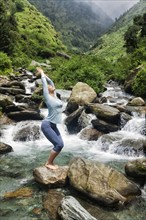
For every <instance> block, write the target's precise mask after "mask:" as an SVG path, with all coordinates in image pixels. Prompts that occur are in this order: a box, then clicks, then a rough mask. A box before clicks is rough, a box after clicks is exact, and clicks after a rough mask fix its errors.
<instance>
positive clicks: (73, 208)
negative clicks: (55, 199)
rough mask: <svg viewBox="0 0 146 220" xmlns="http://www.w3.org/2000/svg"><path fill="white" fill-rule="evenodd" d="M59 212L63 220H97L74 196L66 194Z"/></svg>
mask: <svg viewBox="0 0 146 220" xmlns="http://www.w3.org/2000/svg"><path fill="white" fill-rule="evenodd" d="M58 214H59V216H60V217H61V219H62V220H73V219H75V220H97V219H96V218H94V217H93V216H92V215H90V213H89V212H87V211H86V209H84V208H83V207H82V206H81V205H80V203H79V202H78V201H77V200H76V199H75V198H74V197H72V196H66V197H64V198H63V199H62V201H61V204H60V206H59V208H58Z"/></svg>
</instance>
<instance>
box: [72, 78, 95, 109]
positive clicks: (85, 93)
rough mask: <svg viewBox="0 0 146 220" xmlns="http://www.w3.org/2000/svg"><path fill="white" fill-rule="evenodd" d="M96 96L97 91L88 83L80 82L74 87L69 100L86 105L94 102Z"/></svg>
mask: <svg viewBox="0 0 146 220" xmlns="http://www.w3.org/2000/svg"><path fill="white" fill-rule="evenodd" d="M96 96H97V94H96V92H95V91H94V90H93V89H92V88H91V87H90V86H89V85H88V84H86V83H82V82H78V83H77V84H76V85H75V86H74V87H73V89H72V92H71V95H70V98H69V102H70V101H74V102H76V103H77V104H79V105H85V104H87V103H90V102H93V101H94V99H95V98H96Z"/></svg>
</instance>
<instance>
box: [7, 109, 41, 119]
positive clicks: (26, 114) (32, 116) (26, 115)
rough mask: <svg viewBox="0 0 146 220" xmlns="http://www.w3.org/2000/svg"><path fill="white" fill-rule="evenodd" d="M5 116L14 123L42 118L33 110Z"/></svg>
mask: <svg viewBox="0 0 146 220" xmlns="http://www.w3.org/2000/svg"><path fill="white" fill-rule="evenodd" d="M7 116H8V117H9V118H10V119H12V120H15V121H17V122H18V121H24V120H42V119H43V116H42V115H40V113H39V112H37V111H33V110H23V111H20V112H19V111H18V112H10V113H8V114H7Z"/></svg>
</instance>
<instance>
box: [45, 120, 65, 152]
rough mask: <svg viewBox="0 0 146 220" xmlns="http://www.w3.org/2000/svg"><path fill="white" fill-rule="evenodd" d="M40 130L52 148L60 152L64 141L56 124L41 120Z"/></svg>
mask: <svg viewBox="0 0 146 220" xmlns="http://www.w3.org/2000/svg"><path fill="white" fill-rule="evenodd" d="M41 130H42V132H43V133H44V135H45V136H46V138H47V139H48V140H49V141H50V142H51V143H52V144H53V145H54V147H53V150H54V151H56V152H60V151H61V149H62V148H63V146H64V143H63V140H62V137H61V134H60V132H59V130H58V128H57V126H56V124H54V123H52V122H50V121H47V120H43V121H42V124H41Z"/></svg>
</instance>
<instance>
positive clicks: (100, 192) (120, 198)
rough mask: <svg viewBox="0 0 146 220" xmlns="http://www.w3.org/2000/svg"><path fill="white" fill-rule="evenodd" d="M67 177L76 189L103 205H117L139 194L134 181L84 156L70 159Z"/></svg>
mask: <svg viewBox="0 0 146 220" xmlns="http://www.w3.org/2000/svg"><path fill="white" fill-rule="evenodd" d="M68 177H69V182H70V184H71V185H72V186H73V187H74V188H75V189H76V190H78V191H80V192H82V193H83V194H85V195H87V196H88V197H89V198H91V199H92V200H94V201H97V202H99V203H101V204H102V205H105V206H112V207H119V206H123V205H124V204H126V203H127V202H129V199H130V198H135V197H136V196H137V195H140V194H141V191H140V189H139V188H138V187H137V185H136V184H135V183H133V182H132V181H130V180H128V179H127V178H126V177H125V176H124V175H123V174H122V173H120V172H118V171H116V170H114V169H113V168H111V167H109V166H106V165H104V164H103V163H100V162H93V161H90V160H86V159H84V158H75V159H74V160H72V161H71V163H70V167H69V171H68Z"/></svg>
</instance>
